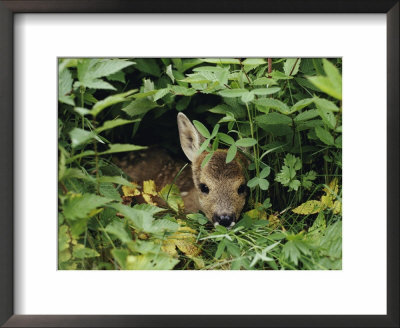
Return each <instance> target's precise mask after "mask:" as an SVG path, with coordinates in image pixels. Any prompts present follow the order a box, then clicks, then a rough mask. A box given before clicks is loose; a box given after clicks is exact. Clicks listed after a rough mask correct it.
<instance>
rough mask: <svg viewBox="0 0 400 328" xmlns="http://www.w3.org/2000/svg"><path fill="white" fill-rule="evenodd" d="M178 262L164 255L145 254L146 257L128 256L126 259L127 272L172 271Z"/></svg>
mask: <svg viewBox="0 0 400 328" xmlns="http://www.w3.org/2000/svg"><path fill="white" fill-rule="evenodd" d="M178 263H179V260H177V259H175V258H173V257H171V256H169V255H166V254H165V253H160V254H146V255H137V256H134V255H128V256H127V258H126V269H127V270H172V269H173V268H174V266H175V265H177V264H178Z"/></svg>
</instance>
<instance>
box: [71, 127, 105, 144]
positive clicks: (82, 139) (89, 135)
mask: <svg viewBox="0 0 400 328" xmlns="http://www.w3.org/2000/svg"><path fill="white" fill-rule="evenodd" d="M69 136H70V138H71V146H72V148H76V147H78V146H80V145H82V144H85V143H87V142H89V141H91V140H93V139H96V140H97V141H100V142H102V143H103V141H102V140H101V139H99V137H98V136H97V134H96V133H95V132H93V131H86V130H83V129H80V128H73V129H72V130H71V131H70V132H69Z"/></svg>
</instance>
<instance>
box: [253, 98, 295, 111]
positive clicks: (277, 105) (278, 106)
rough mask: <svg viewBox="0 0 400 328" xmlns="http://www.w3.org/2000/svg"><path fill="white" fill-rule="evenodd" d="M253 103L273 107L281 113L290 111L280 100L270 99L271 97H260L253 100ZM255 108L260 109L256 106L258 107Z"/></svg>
mask: <svg viewBox="0 0 400 328" xmlns="http://www.w3.org/2000/svg"><path fill="white" fill-rule="evenodd" d="M254 103H255V104H257V105H261V106H264V107H267V108H272V109H275V110H277V111H278V112H281V113H282V114H289V113H290V109H289V107H288V106H287V105H286V104H285V103H283V102H282V101H280V100H276V99H271V98H261V99H257V100H255V101H254ZM257 109H258V110H260V108H258V107H257Z"/></svg>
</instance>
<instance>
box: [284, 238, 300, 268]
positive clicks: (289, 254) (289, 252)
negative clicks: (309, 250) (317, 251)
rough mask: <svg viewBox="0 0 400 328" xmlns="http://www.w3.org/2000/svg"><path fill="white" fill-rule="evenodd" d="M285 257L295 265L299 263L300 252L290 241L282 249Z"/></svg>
mask: <svg viewBox="0 0 400 328" xmlns="http://www.w3.org/2000/svg"><path fill="white" fill-rule="evenodd" d="M282 254H283V256H284V257H285V258H286V259H288V260H290V261H292V262H293V263H294V264H295V265H297V264H298V263H299V258H300V251H299V250H298V249H297V247H296V246H295V243H294V241H292V240H291V241H288V242H287V243H286V244H285V245H284V246H283V248H282Z"/></svg>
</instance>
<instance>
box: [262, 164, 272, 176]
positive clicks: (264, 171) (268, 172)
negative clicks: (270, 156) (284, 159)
mask: <svg viewBox="0 0 400 328" xmlns="http://www.w3.org/2000/svg"><path fill="white" fill-rule="evenodd" d="M270 172H271V168H270V167H269V166H266V167H264V168H263V169H262V171H261V172H260V178H261V179H264V178H266V177H267V176H268V175H269V174H270Z"/></svg>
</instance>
